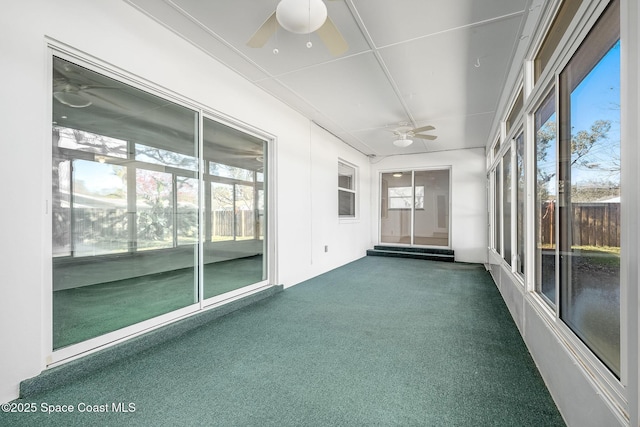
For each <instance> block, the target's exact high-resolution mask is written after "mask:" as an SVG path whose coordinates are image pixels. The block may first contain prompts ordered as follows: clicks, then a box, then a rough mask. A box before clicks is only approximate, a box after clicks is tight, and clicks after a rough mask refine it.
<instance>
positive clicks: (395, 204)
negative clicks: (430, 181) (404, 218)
mask: <svg viewBox="0 0 640 427" xmlns="http://www.w3.org/2000/svg"><path fill="white" fill-rule="evenodd" d="M415 190H416V193H415V208H416V209H424V186H416V187H415ZM413 199H414V194H413V187H389V209H411V200H413Z"/></svg>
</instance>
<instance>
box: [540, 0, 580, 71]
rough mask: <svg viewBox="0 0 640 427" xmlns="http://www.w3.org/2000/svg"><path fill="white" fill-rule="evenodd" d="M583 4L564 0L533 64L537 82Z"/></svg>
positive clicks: (576, 0) (574, 0) (572, 0)
mask: <svg viewBox="0 0 640 427" xmlns="http://www.w3.org/2000/svg"><path fill="white" fill-rule="evenodd" d="M581 4H582V0H564V1H563V2H562V5H561V6H560V9H559V10H558V12H557V14H556V17H555V18H554V20H553V23H552V24H551V27H550V28H549V31H547V35H546V37H545V39H544V41H543V42H542V45H541V46H540V49H539V50H538V54H537V55H536V58H535V60H534V62H533V64H534V78H535V80H536V81H537V80H538V78H539V77H540V75H541V74H542V72H543V71H544V69H545V68H546V67H547V65H548V64H549V61H550V60H551V56H552V55H553V52H554V51H555V50H556V48H557V47H558V44H559V43H560V39H562V36H564V33H565V32H566V31H567V28H569V24H571V21H572V20H573V17H574V16H575V14H576V12H577V11H578V8H579V7H580V5H581Z"/></svg>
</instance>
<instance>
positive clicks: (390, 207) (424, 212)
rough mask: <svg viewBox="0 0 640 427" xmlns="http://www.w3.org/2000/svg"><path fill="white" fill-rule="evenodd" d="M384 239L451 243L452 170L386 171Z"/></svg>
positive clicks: (421, 243) (382, 216)
mask: <svg viewBox="0 0 640 427" xmlns="http://www.w3.org/2000/svg"><path fill="white" fill-rule="evenodd" d="M380 208H381V209H380V242H381V243H387V244H400V245H418V246H443V247H448V246H449V170H448V169H446V170H429V171H403V172H388V173H383V174H382V185H381V207H380Z"/></svg>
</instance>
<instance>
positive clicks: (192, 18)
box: [164, 0, 273, 81]
mask: <svg viewBox="0 0 640 427" xmlns="http://www.w3.org/2000/svg"><path fill="white" fill-rule="evenodd" d="M164 1H165V2H166V3H167V4H169V5H170V6H171V7H173V8H174V9H175V10H176V12H178V13H179V14H181V15H182V16H184V17H185V18H187V19H188V20H190V21H191V22H193V23H194V24H196V25H197V26H198V27H200V29H202V30H203V31H205V32H206V33H209V34H210V35H211V36H212V37H213V38H215V39H216V40H218V41H219V42H220V43H222V44H223V45H224V46H225V47H227V48H228V49H230V50H231V51H233V52H234V53H235V54H236V55H238V56H240V57H241V58H242V59H244V60H245V61H247V62H248V63H249V64H251V65H253V66H254V67H256V68H257V69H258V70H259V71H260V72H262V73H264V74H266V75H267V76H269V77H273V75H272V74H271V73H270V72H269V71H267V70H266V69H264V68H263V67H261V66H260V65H258V64H257V63H256V62H255V61H253V60H252V59H251V58H249V57H248V56H247V55H245V54H244V53H242V51H240V50H238V49H236V48H235V47H234V46H233V45H232V44H230V43H229V42H227V41H226V40H225V39H224V38H222V37H221V36H220V35H218V34H217V33H216V32H215V31H213V30H211V29H210V28H209V27H207V26H206V25H205V24H203V23H202V22H200V20H198V19H197V18H196V17H195V16H193V15H191V14H190V13H189V12H187V11H186V10H185V9H183V8H182V7H180V6H178V5H177V4H176V3H175V2H174V1H173V0H164ZM182 37H183V38H184V36H182ZM189 41H190V42H191V43H192V44H194V45H196V46H197V43H196V42H195V41H193V40H191V39H189ZM200 49H202V50H204V51H205V52H207V53H208V51H207V50H206V49H205V48H204V47H200ZM208 54H209V55H210V56H212V57H213V58H216V60H217V61H220V62H221V63H222V61H221V60H220V59H218V57H217V56H215V55H213V54H211V53H208ZM223 64H224V65H225V66H227V67H229V68H231V69H233V68H232V67H231V66H230V65H228V64H227V63H226V61H225V62H224V63H223ZM234 71H236V72H237V73H238V74H240V75H244V73H241V72H240V71H237V70H235V69H234ZM245 78H246V79H247V80H249V81H254V80H252V79H249V78H248V77H247V76H245ZM261 80H266V79H261Z"/></svg>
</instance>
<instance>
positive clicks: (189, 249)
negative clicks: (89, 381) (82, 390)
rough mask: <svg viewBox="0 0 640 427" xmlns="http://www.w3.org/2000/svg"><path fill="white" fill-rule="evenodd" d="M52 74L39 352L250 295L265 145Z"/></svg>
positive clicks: (112, 89)
mask: <svg viewBox="0 0 640 427" xmlns="http://www.w3.org/2000/svg"><path fill="white" fill-rule="evenodd" d="M52 63H53V72H52V74H53V78H52V88H53V91H52V121H53V126H52V203H51V208H52V254H53V256H52V273H53V278H52V281H53V295H52V303H53V321H52V329H53V338H52V344H53V349H54V350H58V349H62V348H65V347H68V346H71V345H75V344H80V343H83V342H85V341H88V340H94V339H96V338H98V340H97V341H96V340H94V341H92V342H93V343H95V345H96V346H98V345H102V344H104V343H106V342H110V341H113V340H115V339H119V338H121V337H122V336H125V335H126V334H128V333H135V332H136V331H135V330H133V329H131V328H130V327H132V326H133V327H134V329H135V328H136V327H138V326H134V325H137V324H140V323H141V322H146V321H150V320H151V319H154V318H157V317H159V316H164V317H163V321H166V320H167V318H168V317H171V316H174V315H175V316H176V317H177V316H178V315H184V314H185V313H189V312H191V311H197V310H199V309H201V308H202V307H203V306H204V305H206V304H210V303H214V302H217V301H219V300H222V299H224V298H226V297H227V295H226V294H228V293H229V292H232V291H236V290H238V289H240V288H245V287H247V286H249V285H254V288H255V287H259V286H262V285H264V284H265V283H266V277H267V268H266V265H267V263H266V250H265V245H266V241H267V239H266V235H265V232H266V219H265V212H266V200H267V193H266V192H267V188H266V179H265V177H266V176H267V175H266V168H265V166H266V160H267V142H266V141H264V140H263V139H260V138H258V137H256V136H254V135H251V134H249V133H248V132H243V131H241V130H239V129H236V128H232V127H230V126H227V125H224V124H222V123H219V122H217V121H214V120H213V119H209V118H205V117H204V113H203V111H202V110H198V109H197V108H193V107H189V106H186V105H182V104H180V103H178V102H177V101H171V100H169V99H166V98H164V97H161V96H158V95H156V94H152V93H149V92H148V91H146V90H141V89H139V88H137V87H134V86H132V85H129V84H125V83H123V82H121V81H119V80H116V79H114V78H111V77H109V76H107V75H104V74H101V73H98V72H96V71H93V70H91V69H90V68H87V67H84V66H80V65H78V64H76V63H74V62H70V61H69V60H66V59H63V58H60V57H53V59H52ZM200 147H202V150H201V149H200ZM248 290H251V289H248ZM234 295H235V294H234ZM213 297H218V299H215V298H213ZM208 298H213V300H208ZM178 311H179V313H178ZM170 313H171V314H170ZM176 313H178V314H176ZM165 315H168V316H165ZM152 322H154V321H152ZM146 324H147V325H148V323H146ZM124 328H129V329H127V332H123V331H122V330H123V329H124ZM140 328H142V327H140ZM107 335H108V336H107ZM86 346H88V347H87V348H91V345H90V344H86ZM84 350H86V348H84V347H83V348H82V349H80V350H78V351H84Z"/></svg>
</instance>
